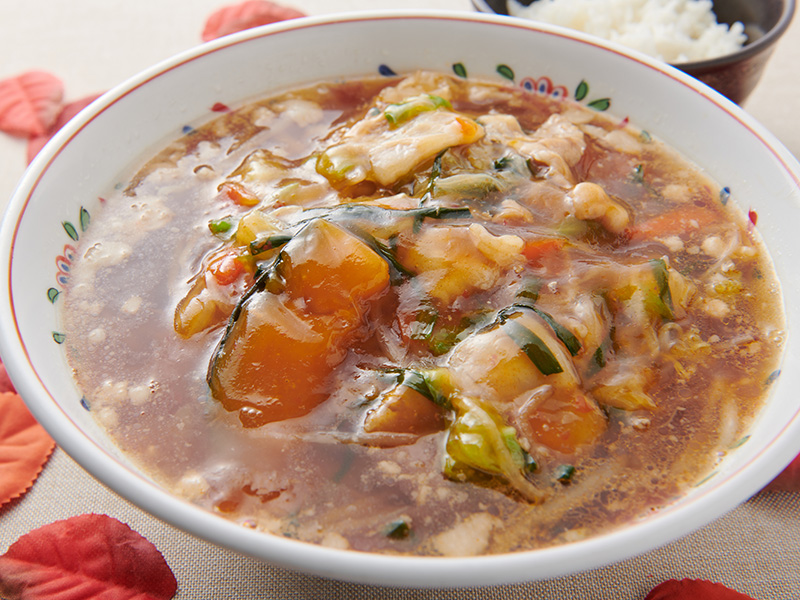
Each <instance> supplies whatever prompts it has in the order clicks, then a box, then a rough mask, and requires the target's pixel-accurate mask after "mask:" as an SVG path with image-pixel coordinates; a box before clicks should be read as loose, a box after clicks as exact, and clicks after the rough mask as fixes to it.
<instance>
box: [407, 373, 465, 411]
mask: <svg viewBox="0 0 800 600" xmlns="http://www.w3.org/2000/svg"><path fill="white" fill-rule="evenodd" d="M433 378H434V374H433V373H427V372H421V371H412V370H410V369H409V370H407V371H403V372H401V374H400V379H399V383H401V384H403V385H404V386H406V387H408V388H411V389H412V390H414V391H415V392H417V393H418V394H420V395H421V396H425V398H427V399H428V400H430V401H431V402H433V403H434V404H435V405H437V406H440V407H442V408H444V409H447V410H450V409H451V408H452V406H450V401H449V400H448V399H447V398H446V397H445V396H444V395H443V394H442V393H441V392H440V391H439V386H438V385H436V381H434V379H433Z"/></svg>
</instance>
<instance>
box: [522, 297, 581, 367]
mask: <svg viewBox="0 0 800 600" xmlns="http://www.w3.org/2000/svg"><path fill="white" fill-rule="evenodd" d="M531 308H532V309H533V311H534V312H535V313H536V314H537V315H539V316H540V317H541V318H542V319H543V320H544V322H545V323H547V324H548V325H549V326H550V329H552V330H553V333H555V334H556V337H558V339H560V340H561V342H562V343H563V344H564V345H565V346H566V347H567V350H569V353H570V354H571V355H572V356H576V355H577V354H578V352H580V351H581V343H580V342H579V341H578V338H576V337H575V335H574V334H573V333H572V332H571V331H570V330H569V329H567V328H566V327H564V326H563V325H562V324H561V323H559V322H557V321H556V320H555V319H554V318H553V317H552V316H550V315H549V314H548V313H546V312H544V311H543V310H539V309H538V308H536V307H531Z"/></svg>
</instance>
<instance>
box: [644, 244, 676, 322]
mask: <svg viewBox="0 0 800 600" xmlns="http://www.w3.org/2000/svg"><path fill="white" fill-rule="evenodd" d="M649 262H650V267H651V268H652V270H653V277H655V280H656V287H657V289H658V296H657V297H649V298H648V299H647V300H646V302H647V304H648V306H649V307H650V309H651V310H653V312H655V313H656V314H658V315H660V316H661V317H663V318H664V319H674V318H675V312H674V308H673V305H672V294H671V292H670V290H669V273H668V272H667V263H665V262H664V260H663V259H661V258H653V259H650V261H649Z"/></svg>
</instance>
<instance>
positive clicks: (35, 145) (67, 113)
mask: <svg viewBox="0 0 800 600" xmlns="http://www.w3.org/2000/svg"><path fill="white" fill-rule="evenodd" d="M99 96H100V94H93V95H91V96H86V97H85V98H81V99H80V100H75V101H74V102H70V103H68V104H65V105H64V108H63V109H61V112H60V113H58V117H56V120H55V122H54V123H53V125H52V126H51V127H50V129H48V130H47V132H46V133H43V134H41V135H35V136H32V137H30V138H29V139H28V163H29V164H30V162H31V161H32V160H33V159H34V158H35V157H36V155H37V154H38V153H39V150H41V149H42V148H44V145H45V144H46V143H47V142H49V141H50V138H52V137H53V136H54V135H55V134H56V133H57V132H58V130H59V129H61V128H62V127H63V126H64V125H66V124H67V123H68V122H69V120H70V119H72V117H74V116H75V115H77V114H78V113H79V112H81V111H82V110H83V109H84V108H86V107H87V106H88V105H89V104H91V103H92V102H93V101H94V100H95V99H97V98H98V97H99Z"/></svg>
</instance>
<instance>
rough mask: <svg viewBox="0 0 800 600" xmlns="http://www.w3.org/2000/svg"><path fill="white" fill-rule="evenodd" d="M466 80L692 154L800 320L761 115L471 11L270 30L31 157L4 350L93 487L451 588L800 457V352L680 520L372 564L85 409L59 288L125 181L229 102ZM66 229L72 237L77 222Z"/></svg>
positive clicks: (614, 542)
mask: <svg viewBox="0 0 800 600" xmlns="http://www.w3.org/2000/svg"><path fill="white" fill-rule="evenodd" d="M416 69H430V70H438V71H442V72H447V73H451V72H457V73H463V72H465V71H466V73H467V74H468V75H469V76H475V77H482V78H487V79H493V80H496V81H500V82H504V83H506V84H508V85H513V86H523V87H525V88H526V89H530V90H531V93H540V92H538V91H536V90H538V89H539V88H538V87H536V86H532V87H528V86H530V84H531V83H536V82H542V81H550V82H551V83H552V84H555V85H558V86H563V87H564V88H565V89H566V90H568V94H567V95H568V97H570V98H573V99H574V97H575V92H576V90H578V89H581V90H582V93H581V98H580V99H578V101H580V102H582V103H585V104H591V105H592V106H594V107H597V109H598V110H608V112H609V113H611V114H613V115H615V116H617V117H619V118H626V117H627V118H628V119H630V121H631V122H632V123H633V124H635V125H637V126H640V127H643V128H646V129H647V130H648V131H649V132H650V133H651V134H653V135H654V136H656V137H658V138H660V139H662V140H664V141H665V142H666V143H668V144H671V145H672V146H674V147H676V148H677V149H679V150H680V151H681V152H682V153H683V154H684V155H686V156H687V157H688V158H689V159H690V160H692V161H694V162H695V163H696V164H697V165H698V166H699V167H700V168H702V169H704V170H706V171H707V172H708V173H709V174H711V175H712V176H713V177H714V178H715V179H716V180H717V181H719V182H720V183H721V184H723V185H726V186H728V187H729V188H730V190H731V195H732V198H733V201H735V202H737V203H738V204H739V205H740V206H741V207H742V208H743V209H744V210H745V211H747V210H753V211H756V212H757V214H758V228H757V231H758V233H760V235H762V236H763V238H764V240H765V243H766V245H767V247H768V249H769V250H770V251H771V253H772V255H773V258H774V261H775V267H776V270H777V273H778V277H779V278H780V279H781V281H782V282H783V294H784V304H785V306H786V310H787V314H788V321H789V326H790V328H791V327H793V326H794V324H795V323H797V322H798V321H800V279H798V278H797V277H795V276H794V273H795V272H796V265H797V264H798V261H799V260H800V238H799V237H798V236H797V234H796V232H797V230H798V227H799V226H800V191H799V190H800V184H799V183H798V182H800V164H798V163H797V161H796V160H795V159H794V158H793V157H792V156H791V154H790V153H789V152H788V151H787V150H786V149H785V148H783V146H782V145H781V144H780V143H779V142H777V141H776V140H775V139H774V137H773V136H771V135H770V134H769V133H768V132H767V131H765V130H764V129H763V128H762V127H761V126H760V125H759V124H758V123H756V122H755V121H754V120H753V119H752V117H750V116H749V115H747V114H746V113H745V112H744V111H742V110H740V109H739V108H738V107H736V106H735V105H733V104H732V103H730V102H728V101H727V100H725V99H724V98H723V97H722V96H720V95H718V94H716V93H715V92H713V91H712V90H710V89H708V88H706V87H705V86H702V85H700V84H698V83H697V81H696V80H694V79H692V78H690V77H688V76H686V75H685V74H683V73H681V72H679V71H677V70H675V69H671V68H669V67H667V66H665V65H663V64H659V63H657V62H656V61H651V60H648V59H646V58H644V57H641V56H638V55H636V56H632V55H629V54H627V53H626V52H624V51H622V50H621V49H619V48H617V47H610V46H608V45H606V44H604V43H602V42H600V41H598V40H596V39H592V38H589V37H587V36H583V35H580V34H573V33H570V32H566V31H564V30H561V29H557V28H549V27H547V26H543V25H536V24H533V23H529V22H523V21H522V20H510V19H507V18H501V17H496V16H490V15H479V14H477V13H476V14H470V13H463V14H462V13H436V12H423V13H406V12H391V13H374V14H373V13H348V14H343V15H338V16H330V17H326V18H308V19H298V20H295V21H291V22H287V23H281V24H276V25H272V26H267V27H264V28H260V29H256V30H251V31H248V32H245V33H241V34H237V35H233V36H230V37H227V38H223V39H221V40H217V41H216V42H212V43H210V44H207V45H204V46H200V47H198V48H196V49H193V50H191V51H189V52H187V53H184V54H182V55H179V56H177V57H175V58H173V59H171V60H169V61H166V62H164V63H162V64H160V65H157V66H155V67H153V68H152V69H150V70H148V71H146V72H144V73H142V74H140V75H138V76H137V77H135V78H133V79H131V80H129V81H127V82H125V83H123V84H122V85H120V86H119V87H117V88H115V89H114V90H112V91H110V92H108V93H107V94H105V95H104V96H103V97H101V98H100V99H98V100H97V101H95V102H94V103H93V104H92V105H91V106H90V107H88V108H87V109H86V110H85V111H84V112H82V113H81V114H80V115H79V116H78V117H77V118H76V119H75V120H73V121H72V122H70V123H69V124H68V125H67V126H66V127H65V128H64V129H62V130H61V131H60V132H59V133H58V134H57V136H56V137H55V138H54V139H53V140H52V141H51V142H50V143H49V144H48V145H47V146H46V148H45V149H44V150H43V151H42V152H41V153H40V154H39V156H38V157H37V158H36V160H35V161H34V162H33V163H32V165H31V167H30V169H29V170H28V171H27V173H26V174H25V176H24V178H23V179H22V180H21V182H20V184H19V186H18V188H17V190H16V192H15V194H14V196H13V198H12V199H11V201H10V203H9V206H8V209H7V211H6V214H5V216H4V219H3V222H2V229H0V242H2V243H1V244H0V269H2V280H3V287H2V289H1V290H0V294H2V301H0V307H1V308H0V328H1V331H0V333H2V335H0V353H1V354H2V357H3V361H4V363H5V364H6V366H7V368H8V370H9V373H10V375H11V377H12V380H13V382H14V384H15V386H16V387H17V389H18V391H19V392H20V394H21V395H22V397H23V398H24V399H25V401H26V402H27V403H28V405H29V407H30V408H31V411H32V412H33V413H34V415H35V416H36V418H37V419H38V420H39V421H40V422H41V423H42V424H43V425H44V426H45V427H46V428H47V430H48V431H49V432H50V433H51V435H52V436H53V437H54V438H55V439H56V441H57V442H58V443H59V445H60V446H61V447H62V448H64V450H66V451H67V452H68V453H69V454H70V455H71V456H72V457H73V458H74V459H75V460H76V461H77V462H79V463H80V464H81V465H82V466H83V467H84V468H86V469H87V470H88V471H89V472H90V473H92V474H93V475H94V476H95V477H96V478H97V479H99V480H100V481H101V482H103V483H104V484H106V485H107V486H109V487H110V488H111V489H113V490H115V491H116V492H117V493H119V494H120V495H121V496H123V497H124V498H126V499H128V500H130V501H131V502H133V503H135V504H137V505H139V506H140V507H141V508H143V509H144V510H146V511H149V512H150V513H152V514H154V515H155V516H157V517H159V518H161V519H163V520H165V521H167V522H168V523H171V524H172V525H174V526H175V527H178V528H180V529H183V530H185V531H188V532H189V533H192V534H194V535H196V536H198V537H202V538H204V539H206V540H209V541H211V542H214V543H217V544H219V545H222V546H226V547H228V548H231V549H233V550H235V551H238V552H241V553H244V554H248V555H251V556H254V557H257V558H259V559H263V560H265V561H269V562H271V563H274V564H276V565H279V566H282V567H286V568H291V569H296V570H300V571H304V572H306V573H312V574H316V575H321V576H324V577H330V578H335V579H343V580H348V581H355V582H361V583H371V584H381V585H395V586H415V587H454V586H478V585H490V584H501V583H512V582H519V581H526V580H535V579H546V578H552V577H557V576H560V575H566V574H569V573H575V572H579V571H583V570H587V569H591V568H595V567H599V566H602V565H606V564H609V563H612V562H615V561H619V560H622V559H624V558H627V557H630V556H633V555H636V554H640V553H642V552H644V551H646V550H649V549H651V548H654V547H656V546H658V545H661V544H664V543H666V542H668V541H671V540H673V539H675V538H677V537H678V536H680V535H682V534H685V533H688V532H689V531H691V530H693V529H695V528H697V527H699V526H701V525H704V524H706V523H708V522H710V521H711V520H713V519H714V518H716V517H718V516H720V515H721V514H723V513H724V512H725V511H727V510H729V509H731V508H733V507H734V506H735V505H736V504H738V503H740V502H742V501H744V500H745V499H747V498H748V497H749V496H750V495H752V494H753V493H755V492H757V491H758V490H759V489H760V488H761V487H763V486H764V485H765V484H766V483H768V482H769V480H770V479H771V478H772V477H774V476H775V475H776V474H777V473H778V472H779V471H780V470H781V469H782V468H783V467H784V466H785V465H786V464H787V463H788V462H789V461H790V460H791V459H792V458H793V457H794V456H795V455H796V454H797V453H798V452H800V418H798V416H797V415H798V413H800V395H798V394H796V390H797V389H799V388H800V369H798V368H797V363H798V347H797V345H796V343H795V340H794V337H793V336H791V335H790V336H789V339H788V341H787V344H786V351H785V356H784V368H783V372H782V375H781V376H780V377H779V378H778V379H777V380H776V381H775V383H774V384H773V387H772V393H771V395H770V398H769V401H768V403H767V405H766V407H765V408H764V411H763V413H762V415H761V417H760V418H759V419H758V421H757V423H756V424H755V426H754V428H753V431H752V433H751V436H750V439H749V441H748V442H747V443H745V444H743V445H742V446H740V447H739V448H738V449H737V450H736V451H735V452H732V453H731V454H730V455H729V456H728V457H727V458H726V459H725V460H724V461H723V462H722V463H721V464H720V466H719V468H718V470H717V471H716V472H715V474H714V476H713V477H710V478H709V479H708V480H707V481H705V482H703V483H702V484H701V485H698V486H697V487H696V488H695V489H693V490H692V491H691V492H690V493H689V494H687V496H686V497H685V498H682V499H679V500H678V501H676V502H675V503H674V504H673V505H671V506H670V507H668V508H667V509H665V510H663V511H660V512H658V513H656V514H654V515H653V516H652V517H650V518H648V519H645V520H642V521H639V522H635V523H631V524H630V525H629V526H627V527H625V528H622V529H619V530H617V531H614V532H612V533H610V534H608V535H604V536H600V537H596V538H591V539H587V540H584V541H581V542H576V543H572V544H566V545H561V546H556V547H552V548H546V549H542V550H535V551H530V552H522V553H518V554H509V555H498V556H486V557H473V558H442V559H436V558H433V559H432V558H419V557H400V556H388V555H373V554H367V553H357V552H350V551H344V550H336V549H332V548H325V547H321V546H314V545H309V544H305V543H302V542H298V541H295V540H291V539H288V538H283V537H277V536H272V535H266V534H263V533H259V532H257V531H253V530H250V529H247V528H244V527H241V526H239V525H237V524H235V523H233V522H231V521H228V520H225V519H223V518H221V517H218V516H216V515H213V514H211V513H209V512H206V511H204V510H202V509H200V508H199V507H196V506H193V505H191V504H189V503H187V502H185V501H184V500H181V499H179V498H177V497H175V496H173V495H172V494H170V492H169V491H167V490H165V489H162V488H160V487H159V486H158V485H156V484H155V483H154V482H153V481H152V480H151V479H150V478H149V477H148V475H147V473H146V472H145V471H143V470H141V469H140V468H139V467H137V466H136V465H134V464H131V463H130V462H129V461H127V460H126V459H125V457H123V456H120V455H119V452H118V451H117V450H116V448H115V447H114V446H113V445H112V444H111V443H110V442H109V441H108V439H107V438H106V437H105V435H104V434H103V432H102V431H101V430H100V429H99V428H98V427H97V426H96V425H95V424H94V421H93V420H92V419H91V417H90V415H89V413H88V412H87V411H86V410H85V409H84V407H83V406H82V403H81V394H80V392H79V391H78V390H77V389H76V387H75V385H74V383H73V380H72V375H71V372H70V370H69V367H68V366H67V363H66V360H65V357H64V354H63V350H62V347H61V346H60V344H59V318H58V308H59V295H60V293H61V292H62V291H63V286H64V283H65V279H64V278H65V277H68V267H69V263H70V261H71V260H74V259H75V256H74V255H72V254H71V253H70V249H71V248H72V247H73V246H72V245H73V244H74V243H75V240H76V239H77V238H79V237H80V236H81V235H83V229H84V225H86V224H87V223H86V221H87V217H86V215H87V214H91V213H92V212H93V211H95V210H98V209H99V204H100V201H99V200H98V198H99V197H100V196H102V194H103V193H104V191H105V190H107V189H108V187H109V186H110V185H111V184H112V182H113V181H115V178H116V177H117V176H118V174H120V173H124V172H130V170H131V168H132V165H134V164H136V162H137V161H139V160H141V159H143V158H145V157H146V156H147V155H148V154H149V153H151V152H153V151H154V150H156V149H158V148H159V147H161V146H163V145H164V143H165V141H167V140H169V139H173V138H175V137H177V136H179V135H180V132H181V130H182V128H183V127H184V126H187V125H191V124H192V123H195V124H196V123H199V122H203V121H206V120H208V119H210V118H212V117H213V111H212V107H214V106H215V104H217V103H223V104H225V105H228V106H238V105H241V104H243V103H244V102H247V101H249V100H251V99H254V98H256V97H260V96H264V95H266V94H268V93H271V92H274V91H279V90H282V89H285V88H288V87H292V86H296V85H302V84H306V83H309V82H313V81H318V80H322V79H338V78H343V77H359V76H369V75H378V74H387V73H390V72H393V73H406V72H410V71H413V70H416ZM67 225H69V227H68V226H67Z"/></svg>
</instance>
